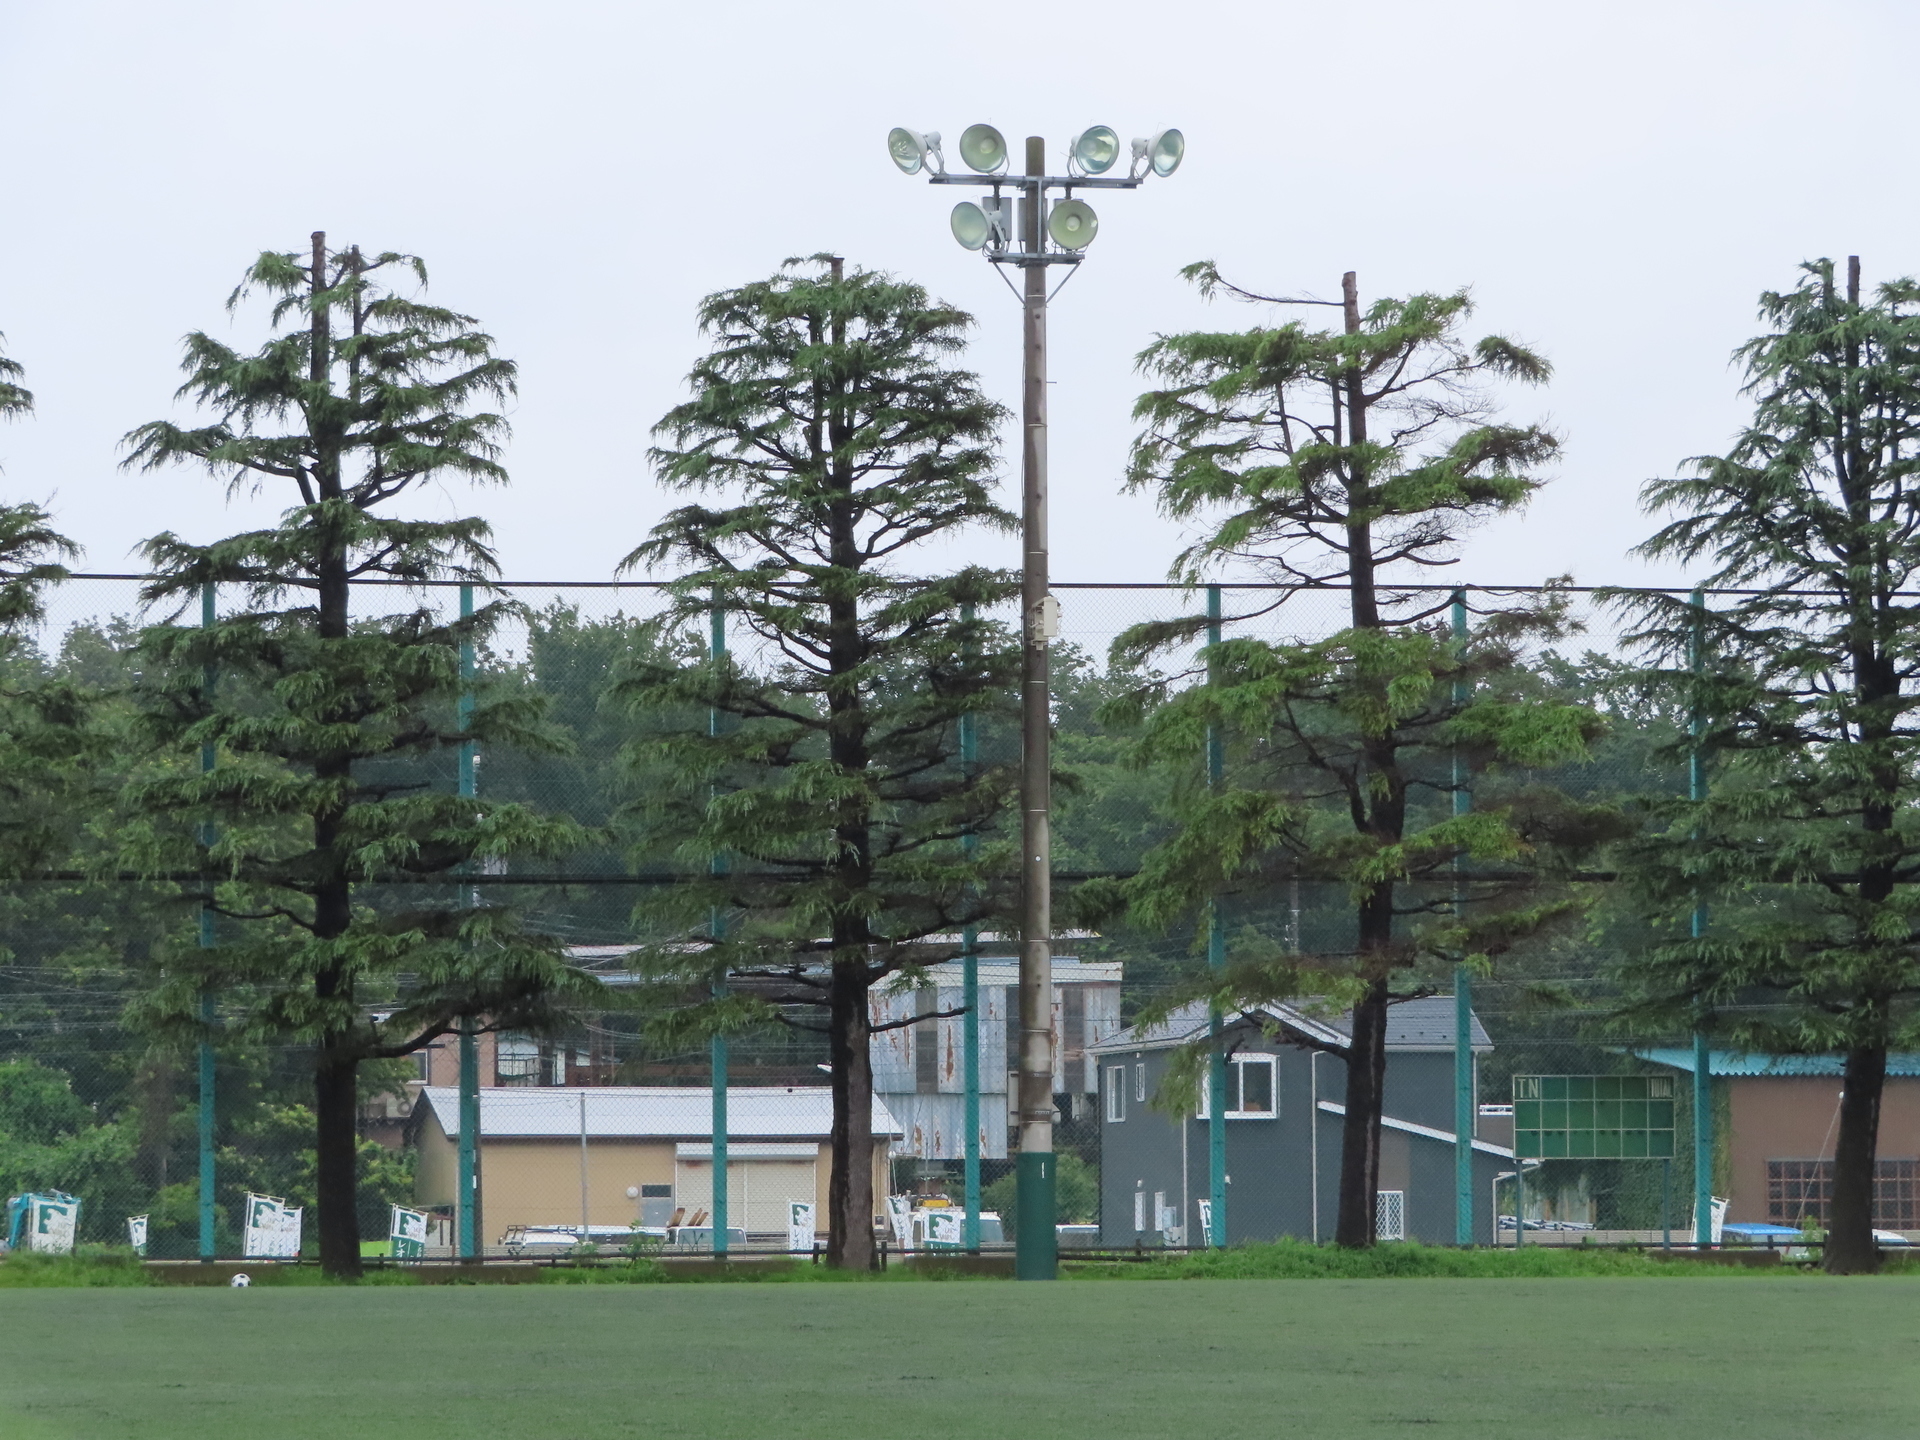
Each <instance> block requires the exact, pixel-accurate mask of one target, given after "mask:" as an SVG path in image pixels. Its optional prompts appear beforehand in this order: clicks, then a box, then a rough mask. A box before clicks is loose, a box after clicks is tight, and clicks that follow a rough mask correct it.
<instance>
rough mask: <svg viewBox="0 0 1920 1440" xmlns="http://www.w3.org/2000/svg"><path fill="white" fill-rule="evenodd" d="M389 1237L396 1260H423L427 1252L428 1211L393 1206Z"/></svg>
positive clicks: (388, 1228)
mask: <svg viewBox="0 0 1920 1440" xmlns="http://www.w3.org/2000/svg"><path fill="white" fill-rule="evenodd" d="M387 1239H388V1242H389V1246H390V1248H391V1250H392V1252H393V1258H394V1259H396V1260H423V1259H425V1258H426V1254H427V1212H426V1211H424V1210H408V1209H406V1208H405V1207H403V1206H400V1205H396V1206H394V1207H393V1223H392V1224H391V1225H390V1226H388V1227H387Z"/></svg>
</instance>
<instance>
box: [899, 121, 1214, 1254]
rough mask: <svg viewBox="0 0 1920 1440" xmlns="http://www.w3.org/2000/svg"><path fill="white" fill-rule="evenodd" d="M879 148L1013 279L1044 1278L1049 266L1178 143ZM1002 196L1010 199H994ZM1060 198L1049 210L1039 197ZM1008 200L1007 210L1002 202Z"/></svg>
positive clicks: (1026, 964) (964, 139) (1081, 242)
mask: <svg viewBox="0 0 1920 1440" xmlns="http://www.w3.org/2000/svg"><path fill="white" fill-rule="evenodd" d="M887 153H888V154H889V155H890V156H891V157H892V158H893V163H894V164H895V165H897V166H899V167H900V169H901V170H902V171H904V172H905V173H906V174H908V175H917V174H919V173H920V172H922V171H923V170H924V171H926V172H928V173H927V179H928V181H929V182H930V183H932V184H935V185H985V186H988V187H990V188H991V192H992V193H991V194H990V195H987V196H984V197H982V198H981V199H979V200H962V201H961V202H960V203H959V204H958V205H955V206H954V207H953V216H952V221H951V223H952V228H953V238H954V239H955V240H958V241H959V242H960V244H962V245H963V246H965V247H966V248H967V249H969V250H977V251H980V252H981V253H983V254H984V255H985V256H986V257H987V259H988V260H989V261H991V262H992V263H993V264H995V265H1011V266H1013V267H1014V268H1016V269H1018V270H1019V271H1020V272H1021V286H1020V289H1019V291H1018V292H1016V293H1017V294H1018V295H1019V297H1020V310H1021V326H1020V354H1021V386H1020V422H1021V424H1020V429H1021V445H1020V526H1021V532H1020V533H1021V569H1020V612H1021V619H1020V637H1021V652H1022V662H1021V668H1020V680H1021V686H1020V734H1021V752H1020V838H1021V856H1020V863H1021V902H1020V1053H1019V1093H1018V1107H1019V1117H1018V1118H1019V1137H1020V1138H1019V1144H1020V1151H1019V1156H1018V1159H1017V1160H1016V1162H1015V1164H1016V1170H1015V1173H1016V1175H1017V1176H1018V1182H1017V1186H1018V1188H1017V1190H1016V1195H1017V1197H1018V1198H1017V1200H1016V1202H1015V1216H1014V1232H1013V1234H1014V1272H1015V1274H1017V1275H1018V1276H1019V1277H1020V1278H1021V1279H1022V1280H1051V1279H1053V1278H1054V1275H1055V1274H1056V1272H1057V1269H1058V1265H1057V1260H1058V1244H1057V1239H1056V1231H1055V1230H1054V1214H1055V1207H1054V1178H1055V1177H1054V1160H1053V1018H1052V1017H1053V868H1052V864H1053V849H1052V839H1051V836H1050V833H1049V826H1050V821H1051V807H1052V785H1051V771H1052V761H1051V756H1050V753H1049V752H1050V748H1051V746H1050V741H1051V738H1052V737H1051V734H1050V729H1049V727H1050V722H1051V705H1050V703H1049V698H1050V697H1049V688H1050V686H1049V676H1048V672H1047V642H1048V640H1050V639H1051V638H1052V637H1053V635H1054V634H1055V632H1056V631H1057V630H1058V628H1059V626H1058V619H1057V617H1058V607H1057V606H1056V605H1055V603H1054V600H1053V597H1052V596H1051V595H1049V594H1048V593H1047V583H1048V582H1047V302H1048V301H1049V300H1050V299H1052V298H1053V295H1054V294H1057V293H1058V291H1059V286H1058V285H1056V286H1054V287H1053V289H1052V291H1049V289H1048V285H1047V279H1048V274H1049V269H1050V267H1052V266H1055V265H1063V266H1066V267H1068V268H1067V270H1066V272H1065V277H1063V278H1062V280H1061V282H1060V284H1062V285H1064V284H1065V283H1066V278H1070V277H1071V276H1072V274H1073V268H1072V267H1074V266H1077V265H1079V263H1080V262H1081V260H1082V259H1084V258H1085V255H1084V252H1085V250H1086V248H1087V246H1088V245H1089V244H1090V243H1091V242H1092V240H1093V237H1094V235H1095V234H1096V233H1098V231H1099V228H1100V220H1099V217H1098V216H1097V215H1095V214H1094V212H1093V208H1092V207H1091V206H1090V205H1088V204H1087V202H1086V201H1084V200H1079V199H1076V198H1074V194H1073V192H1074V191H1075V190H1131V189H1133V188H1135V187H1136V186H1138V185H1139V184H1140V183H1141V181H1143V180H1144V179H1146V177H1147V176H1148V175H1161V176H1165V175H1171V174H1172V173H1173V172H1174V171H1175V170H1177V169H1179V168H1180V161H1181V159H1182V157H1183V156H1184V155H1185V153H1186V140H1185V139H1184V138H1183V137H1182V136H1181V134H1180V132H1179V131H1178V130H1162V131H1161V132H1160V133H1159V134H1158V135H1154V136H1151V137H1149V138H1144V139H1139V140H1135V141H1134V142H1133V163H1132V165H1131V166H1130V167H1129V169H1128V172H1127V173H1126V174H1125V175H1124V176H1121V175H1114V176H1109V175H1107V174H1106V172H1107V171H1108V170H1110V169H1112V168H1113V165H1114V163H1115V162H1116V161H1117V160H1119V158H1120V137H1119V136H1118V135H1117V134H1116V133H1115V132H1114V131H1113V130H1112V129H1110V128H1109V127H1108V126H1105V125H1094V126H1091V127H1089V128H1088V129H1086V130H1083V131H1081V132H1080V133H1079V134H1078V135H1076V136H1074V137H1073V140H1072V141H1071V142H1070V143H1069V144H1068V146H1067V164H1066V173H1065V174H1063V175H1049V174H1047V163H1046V142H1045V141H1043V140H1042V139H1040V138H1039V137H1038V136H1029V137H1028V139H1027V153H1026V173H1025V174H1023V175H1007V174H1006V173H1005V171H1006V169H1007V160H1008V155H1007V142H1006V140H1005V138H1004V137H1003V136H1002V135H1001V134H1000V132H999V131H998V130H996V129H994V128H993V126H991V125H970V126H968V127H967V129H966V130H965V131H964V132H963V133H962V134H961V136H960V158H961V160H962V161H964V162H965V164H966V166H967V168H968V169H969V170H971V171H972V172H973V173H972V174H967V175H949V174H948V173H947V167H946V161H945V159H944V158H943V157H942V155H941V153H940V136H939V135H938V134H937V133H922V132H919V131H914V130H907V129H902V128H896V129H895V130H894V131H892V132H891V133H890V134H889V135H888V136H887ZM1006 190H1013V191H1014V192H1016V193H1015V195H1007V194H1005V193H1003V191H1006ZM1053 190H1058V191H1060V192H1061V198H1060V199H1058V200H1055V201H1053V202H1052V203H1051V204H1050V203H1049V202H1048V192H1049V191H1053ZM1016 198H1017V199H1018V201H1019V205H1018V213H1017V214H1016V213H1014V212H1015V207H1014V203H1013V202H1014V200H1015V199H1016Z"/></svg>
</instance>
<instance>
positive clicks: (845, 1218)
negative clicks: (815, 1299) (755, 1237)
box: [827, 960, 874, 1270]
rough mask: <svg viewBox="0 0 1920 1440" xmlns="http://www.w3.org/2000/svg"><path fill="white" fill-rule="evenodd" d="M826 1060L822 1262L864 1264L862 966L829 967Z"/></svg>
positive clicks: (869, 1227)
mask: <svg viewBox="0 0 1920 1440" xmlns="http://www.w3.org/2000/svg"><path fill="white" fill-rule="evenodd" d="M831 984H832V989H831V992H830V1007H831V1008H830V1010H829V1012H828V1013H829V1015H830V1017H831V1018H830V1020H829V1029H828V1035H827V1050H828V1063H829V1064H830V1066H831V1068H832V1071H833V1132H832V1136H831V1143H830V1144H829V1146H828V1149H829V1150H830V1152H831V1154H832V1160H833V1170H832V1173H831V1174H830V1175H829V1177H828V1179H827V1263H828V1264H829V1265H831V1266H833V1267H835V1268H836V1269H840V1270H867V1269H871V1268H872V1266H873V1263H874V1246H873V1214H874V1210H873V1063H872V1055H871V1053H870V1051H869V1048H868V1034H869V1021H868V1014H867V992H868V988H869V981H868V979H867V966H866V962H865V961H863V960H862V961H842V962H840V963H837V964H835V965H834V967H833V980H832V982H831Z"/></svg>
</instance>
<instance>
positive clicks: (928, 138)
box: [887, 125, 947, 175]
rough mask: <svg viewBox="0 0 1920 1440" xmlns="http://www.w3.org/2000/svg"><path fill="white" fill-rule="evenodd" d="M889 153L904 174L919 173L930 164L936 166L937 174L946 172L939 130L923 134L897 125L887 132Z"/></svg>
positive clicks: (935, 171)
mask: <svg viewBox="0 0 1920 1440" xmlns="http://www.w3.org/2000/svg"><path fill="white" fill-rule="evenodd" d="M887 155H888V156H889V157H890V158H891V159H892V161H893V163H894V164H896V165H898V166H899V167H900V173H901V174H902V175H918V174H919V173H920V171H921V170H922V169H923V168H924V167H925V166H927V165H929V164H931V165H932V166H933V167H934V173H935V174H936V175H944V174H945V173H946V169H947V166H946V161H945V160H944V159H943V158H942V156H941V154H940V132H939V131H938V130H929V131H927V132H926V133H924V134H922V133H921V132H920V131H918V130H909V129H907V128H906V127H905V126H902V125H896V126H894V127H893V129H891V130H889V131H888V132H887Z"/></svg>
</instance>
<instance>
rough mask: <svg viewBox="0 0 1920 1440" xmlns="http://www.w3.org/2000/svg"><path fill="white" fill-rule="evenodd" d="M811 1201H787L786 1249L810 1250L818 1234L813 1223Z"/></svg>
mask: <svg viewBox="0 0 1920 1440" xmlns="http://www.w3.org/2000/svg"><path fill="white" fill-rule="evenodd" d="M813 1214H814V1210H813V1201H811V1200H789V1201H788V1202H787V1249H789V1250H811V1249H813V1246H814V1241H815V1240H816V1239H817V1238H818V1236H819V1232H818V1231H817V1230H816V1229H815V1228H814V1223H813Z"/></svg>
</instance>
